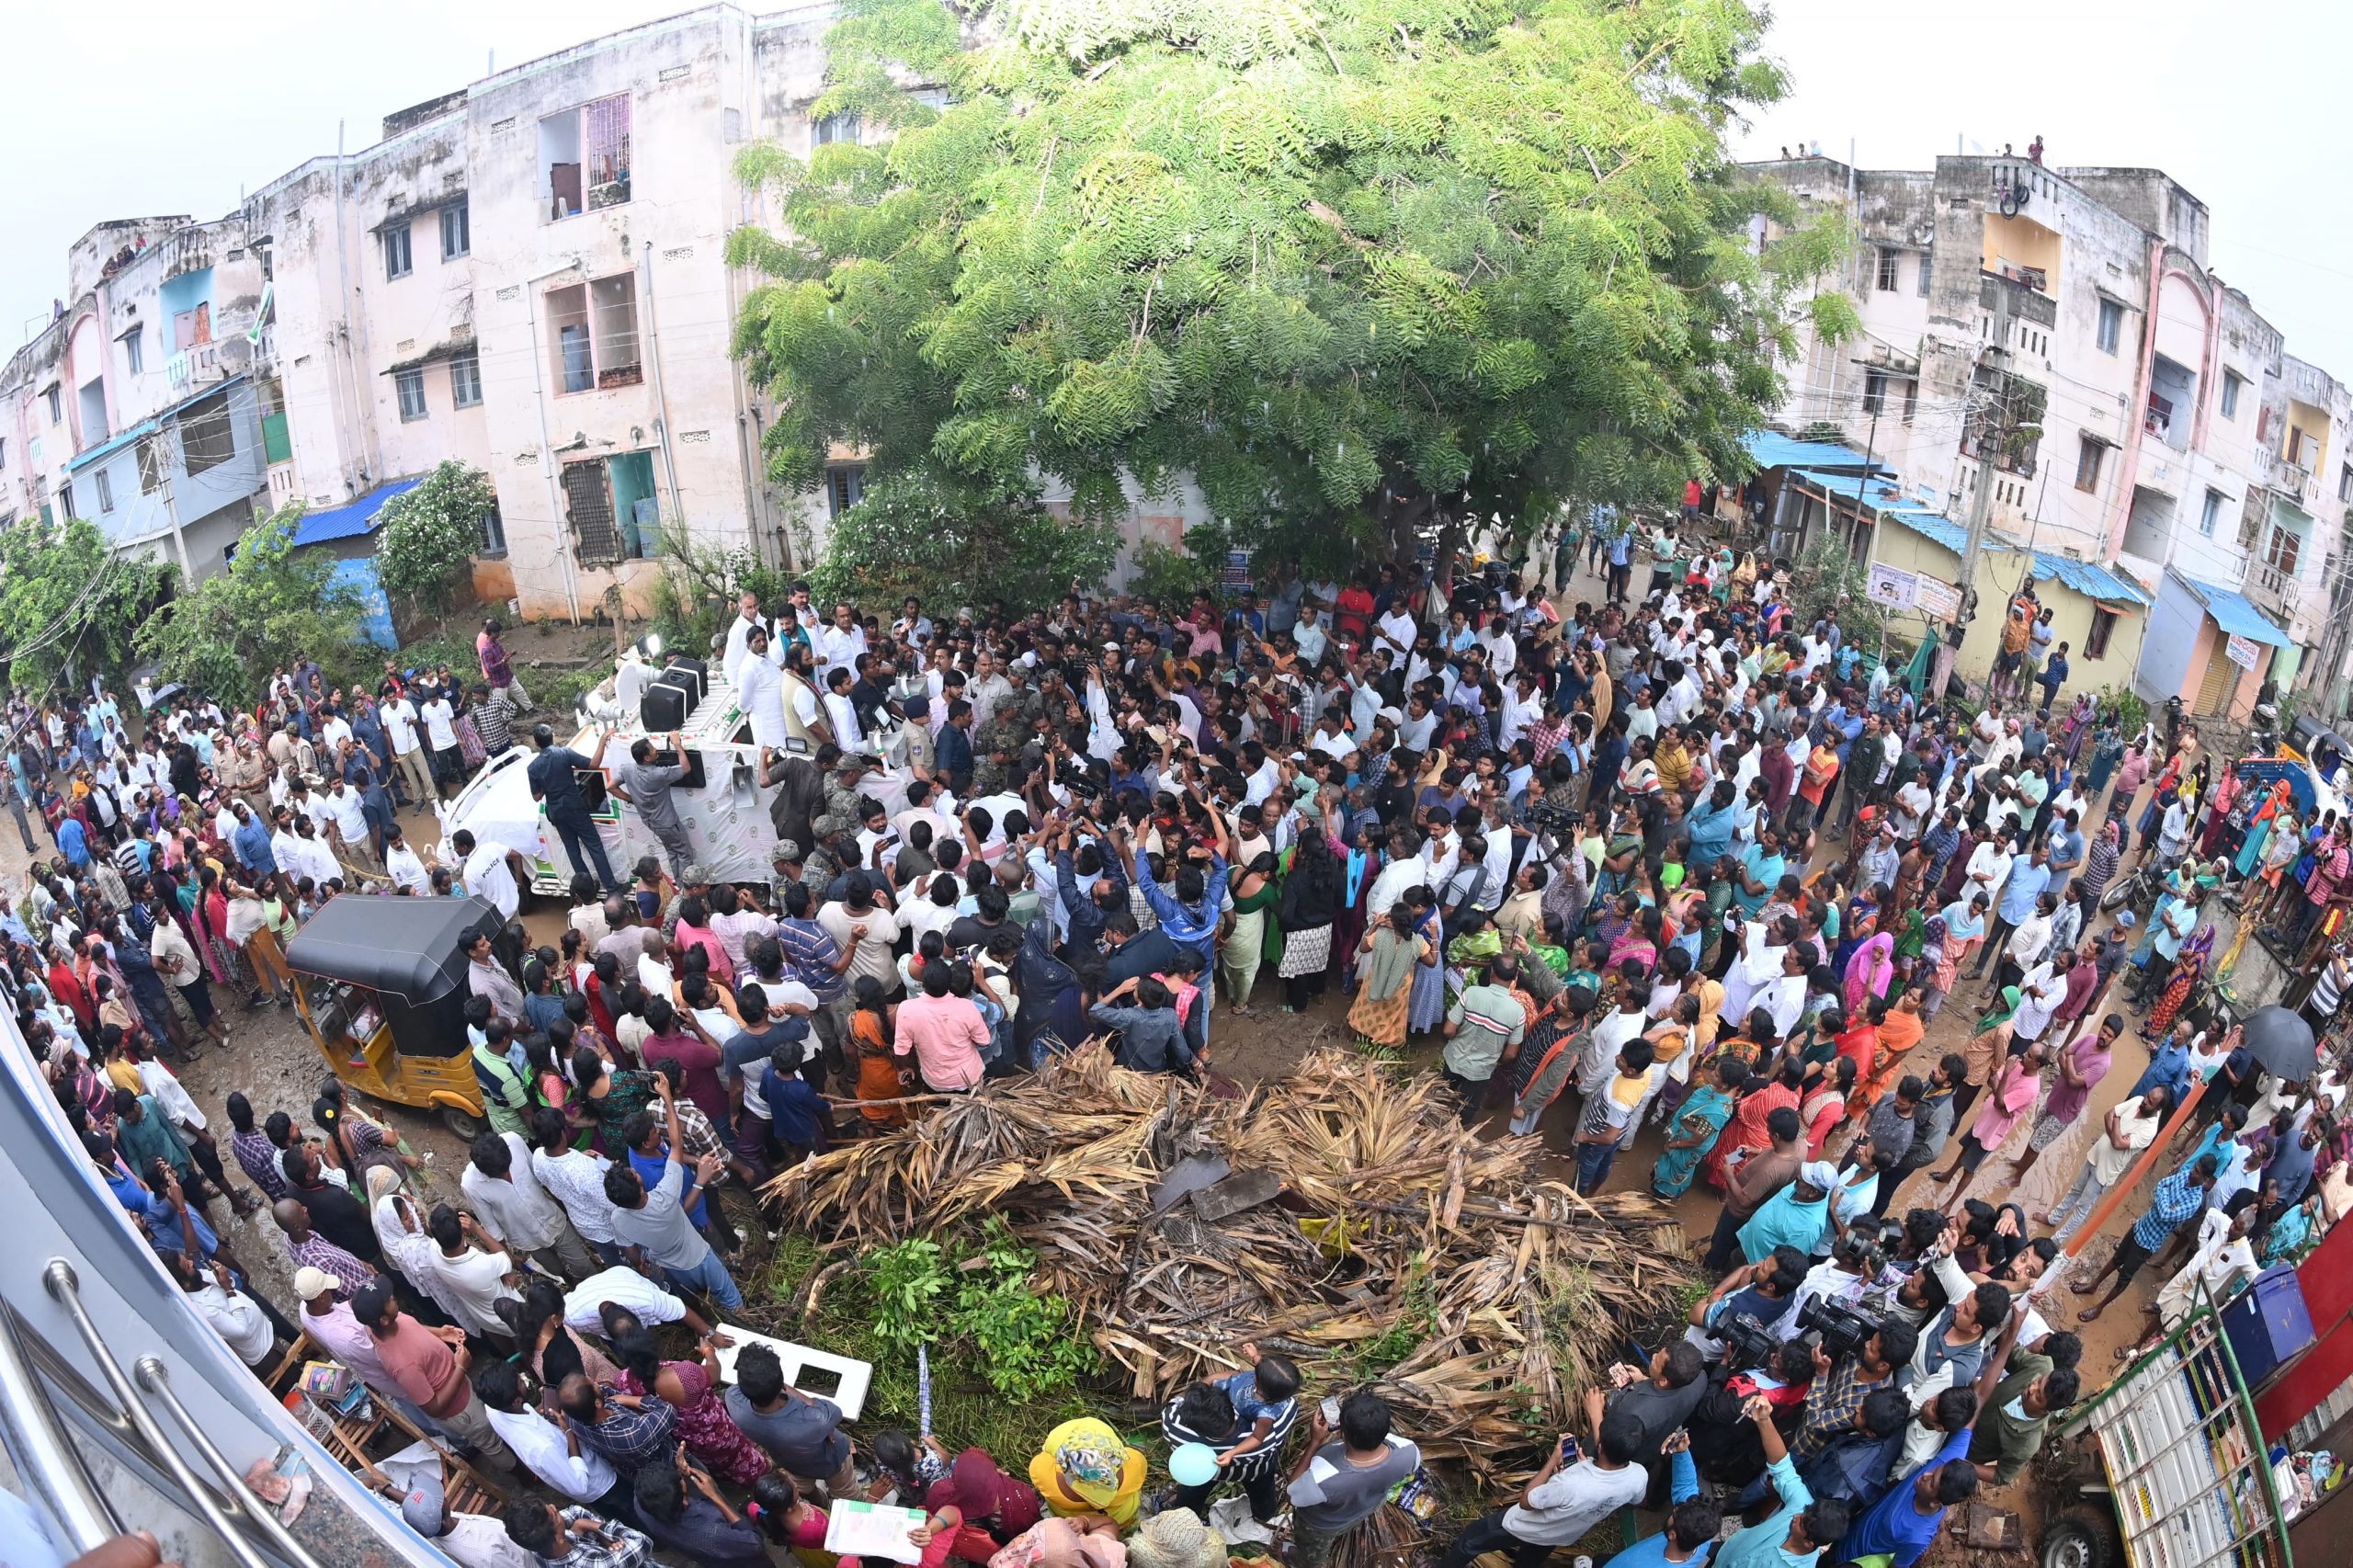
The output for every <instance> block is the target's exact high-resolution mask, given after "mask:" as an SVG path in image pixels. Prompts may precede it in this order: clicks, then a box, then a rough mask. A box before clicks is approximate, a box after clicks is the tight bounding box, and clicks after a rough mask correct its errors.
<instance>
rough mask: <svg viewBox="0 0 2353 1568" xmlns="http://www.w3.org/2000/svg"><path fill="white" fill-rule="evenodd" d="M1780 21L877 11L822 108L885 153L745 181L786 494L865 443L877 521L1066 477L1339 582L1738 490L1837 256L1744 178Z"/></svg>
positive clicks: (1196, 1) (743, 330) (1261, 9)
mask: <svg viewBox="0 0 2353 1568" xmlns="http://www.w3.org/2000/svg"><path fill="white" fill-rule="evenodd" d="M1763 28H1764V20H1763V16H1762V13H1761V11H1760V10H1758V9H1756V8H1753V7H1751V6H1747V5H1745V4H1741V3H1740V0H963V3H960V4H958V5H955V6H949V5H945V4H942V3H941V0H847V5H846V6H845V8H844V15H843V17H842V18H841V20H840V21H838V22H837V23H836V24H835V26H834V28H832V29H831V31H830V34H829V37H828V50H829V71H830V73H831V74H830V78H829V85H828V88H827V90H826V92H825V93H824V96H823V97H821V98H820V99H819V100H818V102H817V103H816V104H815V105H814V106H813V111H812V112H813V113H814V114H818V115H840V116H856V117H857V123H858V125H859V127H860V128H861V130H860V135H859V137H858V139H857V140H851V139H847V138H844V139H839V140H835V141H833V142H828V143H826V144H824V145H820V146H818V147H816V148H815V149H813V153H812V154H811V156H810V157H809V158H808V159H807V160H805V161H804V160H802V159H801V158H799V157H796V156H794V155H792V154H790V153H787V152H785V151H784V150H782V149H780V148H779V147H776V146H774V145H760V146H756V147H753V148H750V149H747V150H746V151H745V153H744V154H742V156H741V157H740V159H739V163H738V172H739V174H740V175H741V176H742V177H743V178H745V180H746V181H748V182H750V183H752V184H754V185H756V186H757V187H765V189H766V190H767V193H768V196H769V207H768V211H767V217H768V219H769V220H770V221H771V222H774V223H775V224H776V225H777V227H776V228H775V229H774V230H773V231H771V230H769V229H766V228H761V227H751V228H747V229H745V230H743V231H741V232H739V233H737V234H736V235H735V236H734V237H733V241H732V243H731V255H732V257H733V259H734V260H735V261H737V262H738V263H740V264H745V265H749V266H753V267H757V268H759V269H760V270H762V271H764V272H765V273H766V274H767V275H768V278H769V279H770V280H769V281H767V282H766V283H764V284H763V285H762V286H761V287H759V288H757V289H756V290H754V291H753V292H752V293H751V295H750V296H749V297H748V298H747V299H746V300H745V303H744V307H743V311H742V313H741V316H740V318H739V321H738V324H737V332H736V348H737V351H738V353H739V354H740V355H741V356H742V357H743V358H745V361H746V363H747V367H748V369H749V371H750V373H751V375H752V376H753V377H754V379H755V380H756V381H758V382H759V383H761V384H762V385H763V386H765V387H766V388H767V389H768V390H769V391H770V392H771V393H772V394H773V395H774V396H775V397H776V399H777V402H778V404H779V413H778V417H777V421H776V423H775V424H774V425H773V426H771V428H770V430H769V432H768V442H767V455H768V464H769V470H770V472H771V475H772V476H773V477H774V478H776V479H777V480H778V481H779V483H786V484H790V485H791V486H794V487H797V488H801V489H806V488H809V487H812V486H813V485H814V484H816V483H818V482H819V481H820V480H821V478H822V476H823V471H824V464H825V462H826V460H827V456H828V454H829V452H831V451H833V450H834V449H836V448H838V447H843V446H847V447H851V448H856V449H862V450H863V451H864V452H865V453H866V460H867V463H868V470H867V487H868V488H867V494H868V497H869V499H868V500H867V502H866V503H865V506H868V507H873V508H877V509H885V508H889V509H895V510H897V511H899V512H900V513H901V514H902V515H907V514H909V513H910V511H911V510H920V509H926V508H928V509H931V510H932V511H933V514H934V515H936V516H938V517H942V518H943V520H945V519H948V518H950V517H955V516H956V513H955V509H957V508H961V510H962V513H963V514H964V515H963V516H961V517H956V520H957V522H958V526H961V527H964V528H990V527H994V526H995V523H994V520H993V515H994V514H995V512H996V511H997V510H999V509H1008V510H1013V511H1019V510H1023V509H1026V508H1028V507H1029V506H1032V505H1033V504H1034V503H1035V501H1036V500H1037V498H1038V497H1039V495H1040V494H1041V493H1043V483H1044V482H1043V479H1042V476H1047V475H1051V476H1054V477H1055V478H1057V479H1058V480H1059V481H1060V482H1061V483H1063V484H1065V485H1067V486H1068V489H1069V492H1070V494H1071V496H1072V506H1071V509H1072V511H1073V512H1074V515H1075V516H1076V517H1080V518H1085V519H1104V518H1109V517H1117V516H1119V515H1120V514H1121V513H1122V512H1123V511H1124V510H1125V507H1126V506H1127V494H1126V489H1125V485H1124V484H1123V481H1132V482H1133V483H1135V484H1138V485H1141V486H1142V488H1143V489H1144V490H1146V491H1147V492H1150V493H1153V494H1166V493H1168V492H1169V491H1171V490H1172V489H1173V488H1175V487H1176V486H1177V485H1178V484H1179V483H1182V482H1183V481H1184V480H1186V479H1187V478H1190V479H1191V480H1192V481H1194V482H1195V483H1198V484H1199V487H1200V490H1201V492H1202V494H1203V495H1204V496H1205V498H1206V499H1207V501H1208V504H1209V506H1210V508H1211V512H1212V513H1213V515H1215V516H1216V517H1218V518H1220V519H1221V520H1223V521H1226V522H1229V523H1231V524H1232V526H1233V530H1234V534H1235V537H1236V538H1238V539H1240V540H1244V541H1245V542H1252V543H1256V545H1258V546H1259V547H1260V548H1262V549H1264V548H1267V547H1270V546H1271V547H1275V548H1279V549H1283V550H1287V551H1290V552H1291V553H1292V555H1293V557H1294V558H1295V559H1305V560H1309V561H1322V562H1328V561H1330V560H1331V559H1332V558H1333V556H1334V555H1335V554H1336V553H1345V552H1347V551H1348V550H1350V549H1353V548H1359V547H1366V546H1370V547H1373V548H1391V547H1398V546H1403V545H1404V544H1405V543H1406V542H1407V541H1408V540H1411V539H1412V538H1413V537H1414V536H1415V535H1416V534H1417V533H1418V534H1420V535H1422V536H1424V537H1428V536H1430V535H1431V534H1433V533H1434V532H1437V531H1439V530H1440V529H1442V528H1443V526H1444V525H1445V524H1446V523H1449V522H1459V521H1461V520H1462V519H1464V518H1467V517H1488V516H1490V515H1495V516H1499V517H1502V518H1503V519H1504V520H1505V521H1506V523H1509V524H1512V525H1515V526H1518V525H1522V524H1526V523H1529V522H1532V521H1533V520H1534V519H1537V518H1539V517H1543V516H1545V515H1547V514H1548V513H1549V512H1550V511H1551V510H1552V508H1553V507H1554V506H1558V505H1560V504H1563V503H1571V502H1583V501H1598V500H1613V501H1620V502H1631V501H1641V500H1646V499H1655V498H1662V497H1665V496H1667V495H1670V494H1673V493H1674V491H1675V490H1676V488H1677V487H1678V486H1679V485H1680V484H1681V483H1682V482H1683V481H1684V480H1686V479H1687V478H1689V477H1691V476H1693V475H1695V474H1715V475H1723V476H1730V475H1735V474H1738V473H1740V472H1745V468H1744V460H1743V458H1742V456H1741V453H1740V451H1739V448H1738V440H1739V437H1740V436H1741V434H1742V433H1743V432H1744V431H1745V430H1747V429H1749V428H1750V427H1752V426H1754V425H1755V424H1756V423H1757V421H1758V419H1759V418H1760V416H1761V412H1762V410H1763V408H1764V407H1765V406H1767V405H1768V403H1771V402H1772V401H1773V400H1774V398H1775V396H1776V394H1777V392H1778V390H1779V377H1778V372H1777V369H1776V366H1777V362H1778V360H1779V358H1781V357H1782V356H1783V355H1785V354H1786V353H1787V352H1789V350H1790V344H1791V335H1790V331H1789V323H1788V320H1787V312H1788V311H1789V310H1790V309H1791V308H1793V307H1792V306H1791V305H1790V301H1791V299H1792V298H1794V286H1796V285H1798V284H1801V283H1802V282H1803V281H1805V280H1807V279H1810V278H1813V276H1815V275H1816V274H1818V273H1819V272H1821V271H1822V270H1823V269H1824V267H1825V266H1827V265H1828V264H1829V263H1830V262H1831V261H1833V260H1835V259H1836V256H1838V255H1839V254H1840V251H1841V249H1842V247H1843V245H1844V244H1845V240H1844V236H1843V233H1836V232H1833V231H1830V230H1827V229H1824V228H1816V227H1803V226H1798V227H1786V226H1783V227H1777V228H1775V229H1772V230H1770V231H1768V227H1767V225H1766V224H1764V223H1762V222H1757V220H1760V219H1762V218H1765V217H1768V216H1770V217H1773V218H1777V219H1779V220H1780V221H1781V223H1782V225H1788V224H1789V223H1790V221H1791V219H1792V216H1793V215H1792V213H1791V212H1790V210H1788V209H1787V207H1786V202H1787V198H1786V197H1785V196H1783V195H1781V194H1779V193H1777V192H1775V191H1773V190H1771V189H1769V188H1768V187H1766V186H1765V185H1763V184H1762V183H1761V182H1756V181H1752V180H1746V179H1743V178H1741V177H1740V176H1739V175H1738V171H1737V170H1736V168H1735V167H1734V166H1733V164H1732V163H1731V161H1730V158H1729V156H1728V154H1727V153H1726V151H1725V148H1724V140H1723V139H1724V132H1725V130H1726V128H1727V127H1728V126H1729V125H1730V124H1731V123H1732V121H1733V118H1734V117H1735V116H1736V115H1737V114H1739V113H1740V112H1742V111H1743V110H1744V109H1745V108H1749V107H1752V106H1756V105H1760V104H1764V103H1768V102H1770V101H1771V100H1773V99H1774V98H1775V97H1778V96H1779V93H1780V92H1781V90H1782V79H1781V75H1780V73H1779V70H1778V68H1776V67H1775V66H1773V65H1771V64H1769V63H1768V62H1765V61H1764V60H1762V59H1761V58H1760V57H1759V55H1758V53H1757V49H1758V46H1759V43H1760V41H1761V38H1762V32H1763ZM943 88H944V97H943V94H942V92H941V91H940V90H939V89H943ZM943 103H944V106H945V107H942V105H943ZM846 123H847V120H836V121H835V124H837V125H840V124H846ZM1768 232H1770V233H1774V234H1775V235H1776V237H1775V238H1773V239H1772V240H1771V241H1770V243H1760V241H1759V239H1758V238H1756V236H1758V235H1763V234H1765V233H1768ZM1825 294H1826V297H1827V302H1826V303H1824V305H1823V306H1821V307H1819V308H1821V309H1823V310H1825V311H1831V312H1835V311H1836V309H1837V307H1838V304H1839V303H1840V301H1837V299H1836V294H1835V291H1825ZM1826 325H1829V326H1831V327H1832V328H1833V329H1834V331H1835V327H1836V323H1828V324H1826ZM974 514H978V515H979V516H978V517H975V516H974Z"/></svg>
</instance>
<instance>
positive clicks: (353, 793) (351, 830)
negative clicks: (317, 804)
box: [323, 778, 375, 863]
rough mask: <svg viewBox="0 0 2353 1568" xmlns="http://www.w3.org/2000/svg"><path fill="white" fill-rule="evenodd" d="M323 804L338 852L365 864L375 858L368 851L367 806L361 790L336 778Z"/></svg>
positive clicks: (345, 780) (349, 782) (344, 780)
mask: <svg viewBox="0 0 2353 1568" xmlns="http://www.w3.org/2000/svg"><path fill="white" fill-rule="evenodd" d="M323 804H324V810H325V812H326V813H327V822H328V824H329V826H330V827H332V828H333V830H334V833H335V839H334V845H333V846H334V848H335V851H336V852H337V853H338V854H341V855H344V856H347V857H349V858H351V859H353V860H355V861H359V862H362V863H365V862H367V861H369V860H372V859H374V858H375V856H374V855H372V854H370V853H369V848H368V808H367V804H366V802H365V801H361V800H360V798H359V791H358V790H355V789H353V788H352V787H351V781H350V780H349V779H347V778H337V779H336V780H335V788H334V789H333V790H330V791H329V792H328V794H327V797H326V800H325V801H324V802H323Z"/></svg>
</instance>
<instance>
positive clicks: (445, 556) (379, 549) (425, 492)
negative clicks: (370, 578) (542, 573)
mask: <svg viewBox="0 0 2353 1568" xmlns="http://www.w3.org/2000/svg"><path fill="white" fill-rule="evenodd" d="M497 509H498V492H497V490H496V489H495V488H494V486H493V485H492V483H491V482H490V475H488V474H486V473H484V472H483V471H482V470H480V469H478V468H472V467H470V466H468V465H467V464H465V463H461V462H459V461H457V460H455V459H450V460H447V461H444V462H443V463H442V464H441V465H440V466H439V467H438V468H436V469H435V470H434V471H433V472H431V473H429V474H427V475H426V476H425V479H424V480H423V482H421V483H418V484H416V485H415V487H413V488H411V489H408V490H404V491H402V492H401V493H400V494H398V495H395V496H393V497H392V499H391V500H390V501H387V502H385V503H384V509H383V519H382V522H383V526H382V528H381V531H380V532H379V534H378V537H377V541H376V573H377V576H378V578H379V579H380V580H381V582H382V583H383V585H384V591H385V592H386V593H388V594H391V595H392V596H393V597H396V598H400V599H404V600H406V601H407V602H408V603H409V604H410V605H411V606H412V607H414V608H417V609H422V610H428V611H430V612H432V613H433V614H436V615H442V614H446V613H448V611H449V609H450V608H451V607H452V606H454V605H456V604H457V602H458V589H459V587H460V585H462V584H464V583H465V582H466V581H467V579H468V576H469V574H471V572H472V563H473V558H474V556H475V555H476V554H477V553H479V552H480V551H481V550H482V542H483V526H482V525H483V518H484V517H488V516H489V515H490V514H491V513H493V512H494V511H496V510H497Z"/></svg>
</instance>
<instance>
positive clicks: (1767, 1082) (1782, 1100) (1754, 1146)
mask: <svg viewBox="0 0 2353 1568" xmlns="http://www.w3.org/2000/svg"><path fill="white" fill-rule="evenodd" d="M1797 1074H1798V1069H1797V1067H1796V1066H1795V1064H1794V1063H1792V1064H1791V1065H1790V1067H1789V1068H1788V1069H1787V1070H1786V1071H1785V1072H1784V1074H1782V1075H1781V1076H1780V1077H1778V1078H1768V1079H1756V1078H1751V1079H1750V1080H1749V1086H1748V1088H1747V1090H1746V1091H1745V1093H1744V1094H1742V1096H1740V1104H1739V1105H1738V1106H1737V1107H1736V1108H1734V1109H1733V1113H1732V1119H1731V1120H1730V1121H1727V1122H1725V1123H1724V1130H1723V1131H1722V1132H1721V1133H1719V1134H1718V1135H1717V1137H1716V1142H1715V1146H1714V1147H1713V1148H1711V1149H1710V1150H1709V1151H1708V1157H1707V1158H1706V1159H1705V1160H1703V1161H1701V1162H1700V1164H1699V1174H1700V1176H1703V1177H1704V1178H1705V1179H1706V1181H1707V1183H1708V1185H1709V1186H1710V1187H1714V1188H1716V1189H1717V1190H1718V1191H1722V1189H1723V1187H1724V1185H1725V1183H1726V1182H1727V1181H1728V1180H1729V1179H1730V1175H1729V1173H1728V1171H1727V1170H1726V1168H1725V1167H1726V1162H1728V1161H1729V1162H1731V1163H1732V1164H1734V1165H1736V1164H1738V1163H1739V1160H1741V1159H1745V1158H1747V1157H1748V1156H1749V1155H1750V1154H1752V1153H1756V1152H1757V1151H1758V1150H1762V1149H1769V1148H1771V1147H1772V1146H1773V1135H1772V1133H1771V1132H1769V1131H1767V1130H1766V1127H1765V1119H1766V1118H1767V1117H1768V1116H1771V1115H1772V1114H1773V1113H1774V1112H1775V1111H1777V1110H1779V1109H1780V1108H1782V1107H1783V1106H1787V1107H1789V1108H1790V1109H1791V1110H1795V1109H1797V1108H1798V1084H1799V1083H1800V1082H1802V1080H1800V1079H1799V1078H1798V1076H1797ZM1735 1155H1737V1156H1738V1158H1737V1159H1735V1158H1734V1156H1735Z"/></svg>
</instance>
